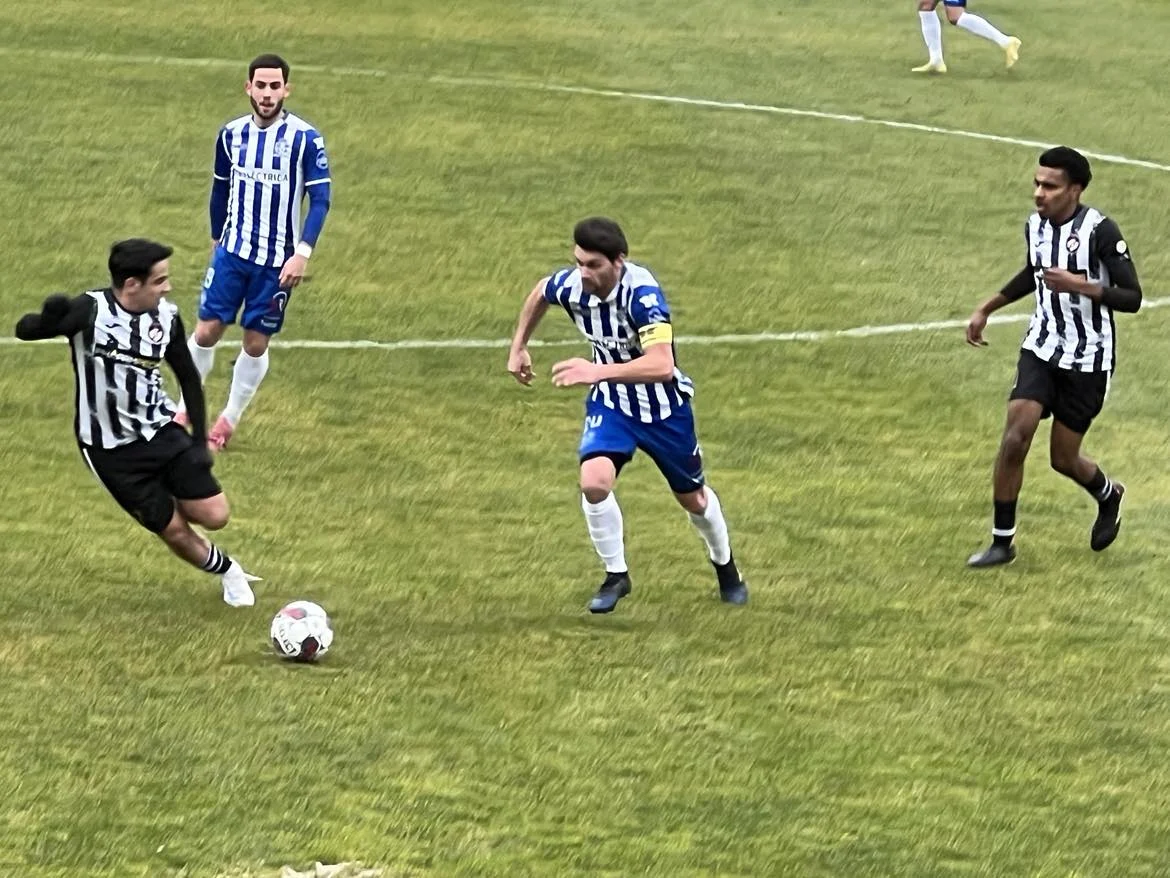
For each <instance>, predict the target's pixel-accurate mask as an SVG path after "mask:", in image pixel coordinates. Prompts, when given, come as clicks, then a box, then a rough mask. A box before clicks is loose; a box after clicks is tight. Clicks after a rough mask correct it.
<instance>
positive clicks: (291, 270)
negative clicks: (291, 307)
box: [280, 253, 309, 290]
mask: <svg viewBox="0 0 1170 878" xmlns="http://www.w3.org/2000/svg"><path fill="white" fill-rule="evenodd" d="M308 265H309V260H308V259H306V258H305V257H304V256H301V255H300V254H298V253H294V254H293V255H292V256H290V257H289V258H288V261H287V262H286V263H285V264H284V268H282V269H281V270H280V288H281V289H282V290H291V289H292V288H293V287H295V286H296V285H297V284H299V283H300V282H301V281H303V280H304V279H305V268H306V267H308Z"/></svg>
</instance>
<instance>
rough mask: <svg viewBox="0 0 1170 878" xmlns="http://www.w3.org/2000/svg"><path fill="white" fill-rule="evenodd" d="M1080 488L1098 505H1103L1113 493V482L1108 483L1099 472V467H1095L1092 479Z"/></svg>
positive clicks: (1103, 474)
mask: <svg viewBox="0 0 1170 878" xmlns="http://www.w3.org/2000/svg"><path fill="white" fill-rule="evenodd" d="M1081 487H1082V488H1084V489H1085V490H1086V491H1088V492H1089V493H1090V494H1091V495H1092V496H1093V499H1094V500H1096V501H1097V502H1098V503H1104V502H1105V501H1106V500H1108V499H1109V495H1110V494H1112V493H1113V482H1111V481H1109V479H1108V477H1106V475H1105V473H1103V472H1101V467H1097V471H1096V472H1094V473H1093V477H1092V478H1091V479H1089V481H1087V482H1085V483H1084V484H1083V485H1081Z"/></svg>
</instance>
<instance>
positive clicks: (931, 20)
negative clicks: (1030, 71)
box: [914, 0, 1021, 73]
mask: <svg viewBox="0 0 1170 878" xmlns="http://www.w3.org/2000/svg"><path fill="white" fill-rule="evenodd" d="M938 4H939V0H918V18H919V19H920V20H921V22H922V38H923V39H924V40H925V41H926V49H927V51H928V52H930V60H929V61H927V62H926V63H925V64H923V65H922V66H921V67H915V68H914V72H915V73H946V72H947V65H946V63H945V62H944V61H943V46H942V26H941V25H940V24H939V22H938V15H937V14H935V9H937V8H938ZM942 4H943V6H944V7H945V8H946V12H947V21H949V22H950V23H951V24H953V25H955V26H956V27H961V28H962V29H963V30H965V31H969V32H970V33H973V34H975V36H977V37H983V39H985V40H991V42H993V43H995V44H996V45H997V46H999V47H1000V48H1001V49H1003V53H1004V57H1005V59H1006V61H1007V66H1008V67H1011V66H1013V65H1014V64H1015V63H1016V62H1017V61H1018V60H1020V45H1021V44H1020V41H1019V40H1018V39H1016V38H1015V37H1010V36H1008V35H1007V34H1005V33H1003V32H1002V31H1000V30H999V29H997V28H996V27H994V26H993V25H992V24H991V22H989V21H988V20H987V19H986V18H982V17H980V16H978V15H976V14H975V13H973V12H968V11H967V0H942Z"/></svg>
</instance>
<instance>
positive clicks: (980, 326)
mask: <svg viewBox="0 0 1170 878" xmlns="http://www.w3.org/2000/svg"><path fill="white" fill-rule="evenodd" d="M986 328H987V315H986V314H984V313H983V312H982V311H976V312H975V313H974V314H972V315H971V319H970V320H968V321H967V344H969V345H974V346H975V347H977V348H980V347H985V346H986V345H987V342H986V341H985V340H984V339H983V330H984V329H986Z"/></svg>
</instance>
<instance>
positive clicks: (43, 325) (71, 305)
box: [16, 293, 93, 341]
mask: <svg viewBox="0 0 1170 878" xmlns="http://www.w3.org/2000/svg"><path fill="white" fill-rule="evenodd" d="M92 307H93V299H91V298H90V297H89V296H86V295H81V296H78V297H77V298H75V299H72V300H71V299H69V298H68V297H67V296H65V295H64V294H63V293H54V294H53V295H51V296H49V298H47V299H45V302H44V304H43V305H42V306H41V311H40V313H39V314H35V313H34V314H25V315H24V316H23V317H21V318H20V320H19V321H18V322H17V324H16V337H17V338H19V339H20V340H21V341H39V340H41V339H46V338H55V337H56V336H59V335H63V336H66V337H69V336H71V335H75V334H76V333H78V332H80V331H81V330H82V328H83V327H84V324H85V318H86V316H87V315H88V313H89V311H90V309H91V308H92Z"/></svg>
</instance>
